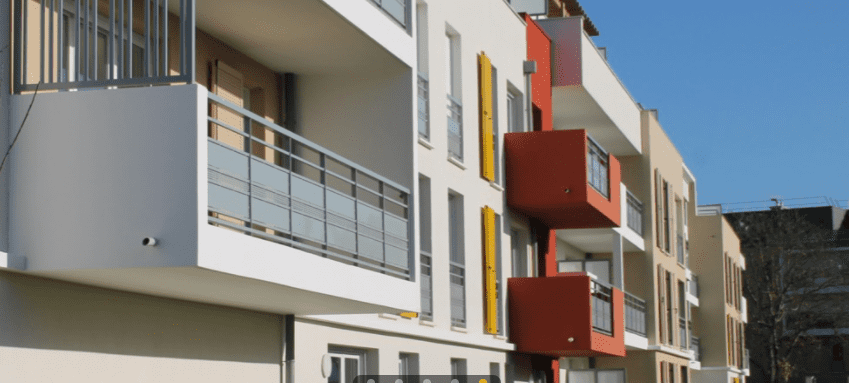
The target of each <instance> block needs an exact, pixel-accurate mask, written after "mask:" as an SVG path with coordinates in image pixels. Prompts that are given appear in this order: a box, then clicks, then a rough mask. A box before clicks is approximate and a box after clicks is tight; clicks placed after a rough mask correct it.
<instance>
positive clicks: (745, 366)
mask: <svg viewBox="0 0 849 383" xmlns="http://www.w3.org/2000/svg"><path fill="white" fill-rule="evenodd" d="M743 369H744V370H748V369H749V349H748V348H744V349H743Z"/></svg>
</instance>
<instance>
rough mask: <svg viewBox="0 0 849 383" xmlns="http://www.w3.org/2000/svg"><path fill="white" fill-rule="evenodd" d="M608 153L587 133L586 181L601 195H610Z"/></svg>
mask: <svg viewBox="0 0 849 383" xmlns="http://www.w3.org/2000/svg"><path fill="white" fill-rule="evenodd" d="M608 166H609V164H608V154H607V152H606V151H605V150H604V149H602V148H601V146H600V145H598V144H597V143H596V142H595V140H593V139H592V137H590V136H589V135H588V136H587V183H588V184H589V185H590V186H592V187H593V189H595V190H596V191H598V192H599V193H601V195H602V196H604V197H608V196H609V195H610V179H609V174H608V173H609V171H608Z"/></svg>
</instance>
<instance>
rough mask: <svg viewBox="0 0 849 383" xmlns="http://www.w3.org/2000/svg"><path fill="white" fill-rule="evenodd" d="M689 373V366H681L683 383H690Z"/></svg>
mask: <svg viewBox="0 0 849 383" xmlns="http://www.w3.org/2000/svg"><path fill="white" fill-rule="evenodd" d="M689 375H690V373H689V371H688V370H687V366H681V383H689V381H690V378H689Z"/></svg>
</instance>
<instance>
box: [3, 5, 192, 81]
mask: <svg viewBox="0 0 849 383" xmlns="http://www.w3.org/2000/svg"><path fill="white" fill-rule="evenodd" d="M136 2H138V3H141V5H142V6H141V9H143V11H142V13H143V15H138V14H137V15H136V16H137V17H136V18H134V17H133V10H134V9H133V7H131V6H127V5H126V4H125V3H126V2H125V1H118V2H115V1H112V2H106V3H105V4H106V6H105V7H106V8H105V9H104V8H103V5H102V4H101V2H98V1H83V0H63V1H59V2H58V5H57V3H56V2H55V1H41V2H40V3H41V4H40V6H39V13H38V14H37V15H28V13H30V12H32V9H29V8H32V6H26V7H25V6H24V4H28V5H29V4H32V3H31V2H30V1H24V0H14V4H15V18H14V28H15V43H14V52H15V59H14V67H15V71H14V76H13V82H14V87H15V92H16V93H20V92H24V91H32V90H35V89H36V87H38V89H39V90H49V89H52V90H63V89H81V88H105V87H121V86H137V85H158V84H172V83H191V82H193V81H194V73H195V9H194V7H195V1H192V0H171V1H170V2H171V3H176V4H178V8H179V14H178V15H177V16H178V17H179V28H178V29H176V30H171V29H169V28H168V25H169V21H168V17H169V14H170V13H169V12H168V8H169V6H168V3H169V1H168V0H155V1H154V0H136ZM131 3H132V2H131ZM60 8H61V9H60ZM125 8H126V9H125ZM103 15H105V16H103ZM138 16H140V17H138ZM136 20H143V21H142V22H141V24H142V25H138V24H136V23H135V21H136ZM136 30H143V32H142V34H141V36H138V38H136V36H137V35H138V33H136V32H134V31H136ZM30 44H33V45H36V46H35V47H32V46H30ZM169 44H170V46H177V47H179V49H178V52H179V55H180V59H179V68H178V70H177V72H179V73H178V74H173V75H172V74H171V69H173V68H169V67H168V63H169V58H168V53H169V49H168V47H169Z"/></svg>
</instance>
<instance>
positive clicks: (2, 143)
mask: <svg viewBox="0 0 849 383" xmlns="http://www.w3.org/2000/svg"><path fill="white" fill-rule="evenodd" d="M10 4H11V3H10V1H9V0H0V9H1V10H3V11H5V10H7V9H9V7H10ZM10 21H11V18H9V17H0V41H4V42H8V41H11V39H10V38H9V31H10V30H11V29H10V27H9V22H10ZM0 44H2V43H0ZM3 46H4V47H5V48H4V47H0V50H2V52H0V155H5V154H6V149H7V148H8V145H9V144H10V143H11V138H9V124H10V122H11V114H10V113H9V107H10V102H11V100H12V97H11V86H12V84H10V83H9V79H11V78H12V76H11V74H10V71H11V68H10V67H9V63H10V62H11V60H10V55H11V54H12V49H11V46H5V44H3ZM0 161H2V158H0ZM0 251H6V252H7V251H9V172H8V171H6V170H5V169H4V170H3V173H2V174H0ZM3 258H5V257H3Z"/></svg>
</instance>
